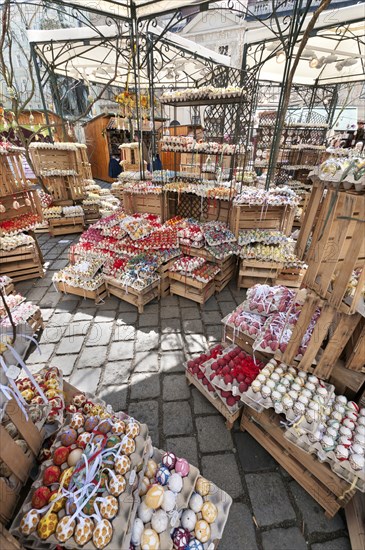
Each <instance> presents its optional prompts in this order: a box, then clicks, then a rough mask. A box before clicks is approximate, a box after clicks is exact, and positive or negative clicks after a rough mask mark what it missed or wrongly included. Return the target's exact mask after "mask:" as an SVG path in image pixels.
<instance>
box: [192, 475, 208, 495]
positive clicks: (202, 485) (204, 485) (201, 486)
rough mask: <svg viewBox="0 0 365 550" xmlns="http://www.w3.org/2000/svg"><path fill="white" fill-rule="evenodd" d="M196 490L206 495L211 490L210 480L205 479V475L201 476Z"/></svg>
mask: <svg viewBox="0 0 365 550" xmlns="http://www.w3.org/2000/svg"><path fill="white" fill-rule="evenodd" d="M195 490H196V491H197V492H198V493H199V494H200V495H201V496H202V497H205V496H207V495H208V494H209V492H210V481H208V480H207V479H205V477H199V478H198V480H197V482H196V485H195Z"/></svg>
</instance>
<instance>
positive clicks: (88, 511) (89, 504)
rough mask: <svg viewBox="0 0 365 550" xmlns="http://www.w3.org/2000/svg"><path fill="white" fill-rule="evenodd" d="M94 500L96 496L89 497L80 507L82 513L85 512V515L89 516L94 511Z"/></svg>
mask: <svg viewBox="0 0 365 550" xmlns="http://www.w3.org/2000/svg"><path fill="white" fill-rule="evenodd" d="M95 501H96V496H93V497H91V498H90V500H88V501H87V503H86V504H85V506H84V507H83V509H82V511H83V512H84V514H86V515H87V516H91V515H92V514H94V513H95Z"/></svg>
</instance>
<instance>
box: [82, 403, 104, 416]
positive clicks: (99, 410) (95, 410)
mask: <svg viewBox="0 0 365 550" xmlns="http://www.w3.org/2000/svg"><path fill="white" fill-rule="evenodd" d="M86 405H87V403H86ZM86 405H85V406H84V410H85V407H86ZM89 413H90V414H91V416H100V415H101V414H103V413H104V409H103V407H102V406H101V405H95V403H94V404H93V405H92V406H91V407H90V410H89Z"/></svg>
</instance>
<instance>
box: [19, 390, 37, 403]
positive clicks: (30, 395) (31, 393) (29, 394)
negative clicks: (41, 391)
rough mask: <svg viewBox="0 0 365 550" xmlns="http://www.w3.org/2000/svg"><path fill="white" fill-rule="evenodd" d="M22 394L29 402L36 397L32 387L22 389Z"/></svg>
mask: <svg viewBox="0 0 365 550" xmlns="http://www.w3.org/2000/svg"><path fill="white" fill-rule="evenodd" d="M21 394H22V396H23V397H24V399H25V400H26V401H27V402H28V403H30V402H31V401H32V399H33V397H34V391H33V390H31V389H30V388H27V389H26V390H24V391H22V392H21Z"/></svg>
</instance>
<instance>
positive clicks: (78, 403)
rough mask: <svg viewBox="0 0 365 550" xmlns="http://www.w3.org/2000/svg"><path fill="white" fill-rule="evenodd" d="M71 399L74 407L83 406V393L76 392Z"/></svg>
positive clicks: (84, 401) (84, 399)
mask: <svg viewBox="0 0 365 550" xmlns="http://www.w3.org/2000/svg"><path fill="white" fill-rule="evenodd" d="M72 401H73V404H74V405H75V407H77V408H80V407H83V406H84V405H85V403H86V396H85V395H84V394H83V393H78V394H77V395H74V397H73V400H72Z"/></svg>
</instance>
